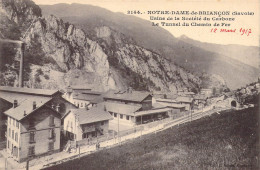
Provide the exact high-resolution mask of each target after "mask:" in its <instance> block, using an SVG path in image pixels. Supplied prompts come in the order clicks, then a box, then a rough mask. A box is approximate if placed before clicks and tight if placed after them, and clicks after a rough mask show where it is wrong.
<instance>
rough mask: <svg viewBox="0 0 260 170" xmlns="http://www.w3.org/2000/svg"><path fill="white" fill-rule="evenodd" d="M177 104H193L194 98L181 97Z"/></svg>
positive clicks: (178, 98) (177, 99)
mask: <svg viewBox="0 0 260 170" xmlns="http://www.w3.org/2000/svg"><path fill="white" fill-rule="evenodd" d="M176 101H177V102H184V103H192V101H193V98H191V97H186V96H179V97H177V98H176Z"/></svg>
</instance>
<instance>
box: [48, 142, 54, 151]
mask: <svg viewBox="0 0 260 170" xmlns="http://www.w3.org/2000/svg"><path fill="white" fill-rule="evenodd" d="M48 149H49V151H52V150H54V143H53V142H50V143H49V148H48Z"/></svg>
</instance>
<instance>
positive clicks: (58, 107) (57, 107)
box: [56, 104, 60, 112]
mask: <svg viewBox="0 0 260 170" xmlns="http://www.w3.org/2000/svg"><path fill="white" fill-rule="evenodd" d="M56 111H57V112H60V105H59V104H58V105H57V106H56Z"/></svg>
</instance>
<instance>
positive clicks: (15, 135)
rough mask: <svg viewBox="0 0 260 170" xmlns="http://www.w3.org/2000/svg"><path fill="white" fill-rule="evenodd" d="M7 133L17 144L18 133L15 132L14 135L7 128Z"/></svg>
mask: <svg viewBox="0 0 260 170" xmlns="http://www.w3.org/2000/svg"><path fill="white" fill-rule="evenodd" d="M8 133H9V137H10V138H11V135H12V139H13V140H15V142H18V133H17V132H15V133H14V130H11V129H10V128H9V129H8Z"/></svg>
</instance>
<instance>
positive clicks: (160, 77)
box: [2, 0, 200, 92]
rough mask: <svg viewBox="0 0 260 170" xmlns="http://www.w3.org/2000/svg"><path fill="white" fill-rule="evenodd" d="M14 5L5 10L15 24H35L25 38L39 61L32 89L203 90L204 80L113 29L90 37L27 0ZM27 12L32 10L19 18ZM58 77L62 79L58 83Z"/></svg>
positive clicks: (27, 45)
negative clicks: (79, 86)
mask: <svg viewBox="0 0 260 170" xmlns="http://www.w3.org/2000/svg"><path fill="white" fill-rule="evenodd" d="M8 2H9V5H6V4H5V5H4V8H3V9H4V10H5V11H6V10H9V12H7V11H6V12H4V13H5V14H6V15H7V16H8V18H9V19H10V20H14V22H16V23H19V22H21V20H25V21H27V20H28V21H32V20H33V21H32V22H31V24H30V27H27V31H26V33H25V34H24V41H25V42H26V50H27V51H28V56H30V57H32V58H34V60H31V61H30V60H29V61H28V62H29V63H30V64H34V65H32V66H31V70H32V71H31V73H30V79H29V81H28V82H29V84H30V86H34V85H35V84H36V83H37V87H39V86H41V87H44V88H64V87H65V86H67V85H68V84H92V85H94V87H95V88H97V89H99V90H107V89H109V88H112V89H115V88H118V89H125V88H127V86H132V87H133V88H134V89H137V90H165V91H172V92H176V91H177V90H180V89H186V90H194V89H195V90H196V89H197V88H198V87H199V84H200V79H199V78H197V77H196V76H194V75H192V74H191V73H188V72H187V71H185V70H184V69H182V68H180V67H178V66H176V65H174V64H170V62H168V61H167V60H166V59H165V58H163V57H162V56H160V55H159V54H157V53H155V52H153V51H151V50H148V49H145V48H143V47H140V46H138V45H136V43H135V41H134V40H133V39H131V38H129V37H126V36H125V35H124V34H122V33H119V32H116V31H114V30H112V29H111V28H109V27H97V28H95V30H94V32H95V35H92V34H91V36H90V34H86V33H85V32H84V31H83V30H81V29H78V28H76V27H75V26H74V25H72V24H69V23H64V22H63V21H62V20H61V19H59V18H56V17H55V16H52V15H51V16H47V17H42V16H41V13H40V11H39V10H38V8H37V7H36V9H34V6H32V4H31V3H28V2H30V1H24V2H26V5H27V6H26V5H24V4H23V3H20V2H22V1H19V3H15V2H14V1H12V0H9V1H8ZM2 3H3V2H2ZM7 4H8V3H7ZM19 5H20V6H22V7H20V8H19V7H17V6H19ZM30 5H31V6H30ZM34 5H35V4H34ZM21 10H22V11H24V10H25V11H27V12H26V13H25V14H24V17H21V18H19V17H18V16H19V15H17V14H19V13H21ZM26 16H28V18H26ZM35 49H37V51H33V50H35ZM32 51H33V52H32ZM30 52H31V53H30ZM36 53H37V54H36ZM39 61H40V62H39ZM29 63H28V64H29ZM37 65H38V66H37ZM39 66H41V67H39ZM53 73H55V75H57V76H58V77H56V79H55V78H54V77H53V75H52V74H53ZM35 80H36V81H35ZM28 86H29V85H28Z"/></svg>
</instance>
